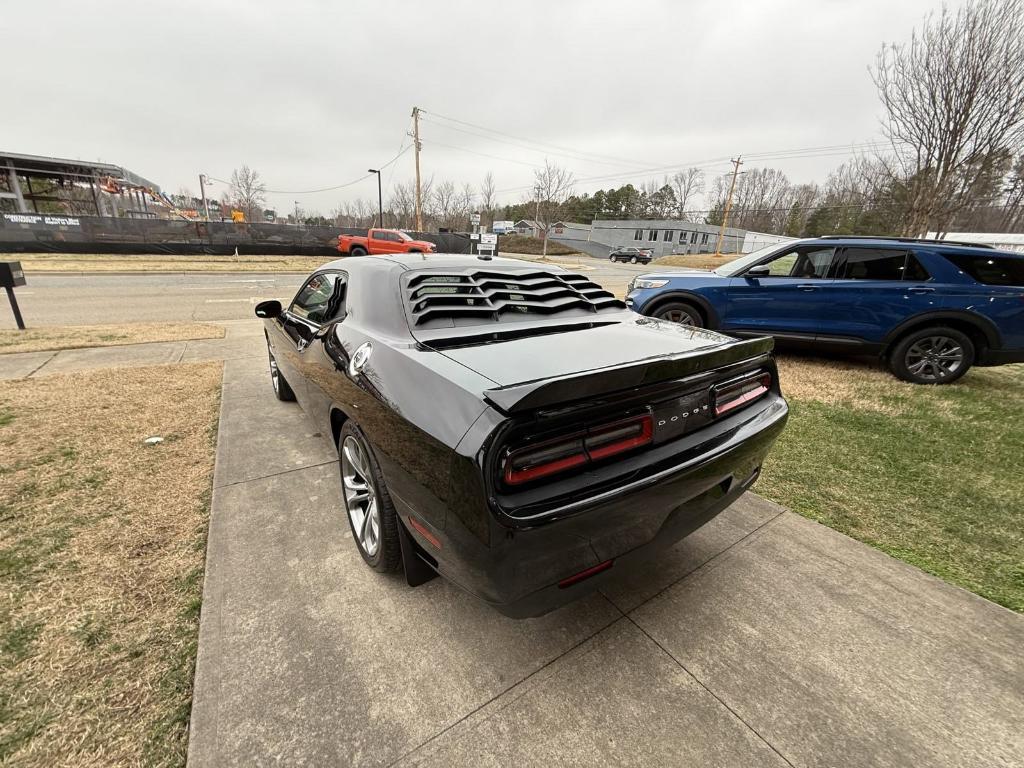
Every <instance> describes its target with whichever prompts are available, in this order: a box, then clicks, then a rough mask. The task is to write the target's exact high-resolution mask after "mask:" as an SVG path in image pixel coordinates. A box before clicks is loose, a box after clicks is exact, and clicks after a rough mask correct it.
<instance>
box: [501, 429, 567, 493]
mask: <svg viewBox="0 0 1024 768" xmlns="http://www.w3.org/2000/svg"><path fill="white" fill-rule="evenodd" d="M586 463H587V454H586V453H585V452H584V450H583V440H582V439H581V438H576V439H574V440H559V441H557V442H551V443H544V444H543V445H540V446H538V447H536V448H527V449H524V450H519V451H515V452H514V453H510V454H509V455H508V457H507V458H506V459H505V482H506V483H508V484H509V485H519V484H520V483H528V482H530V481H531V480H537V479H539V478H541V477H547V476H548V475H553V474H555V473H556V472H564V471H565V470H567V469H572V468H573V467H578V466H580V465H581V464H586Z"/></svg>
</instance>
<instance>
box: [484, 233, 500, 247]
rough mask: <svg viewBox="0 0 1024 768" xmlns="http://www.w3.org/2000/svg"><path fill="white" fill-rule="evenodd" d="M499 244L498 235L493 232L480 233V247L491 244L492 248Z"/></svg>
mask: <svg viewBox="0 0 1024 768" xmlns="http://www.w3.org/2000/svg"><path fill="white" fill-rule="evenodd" d="M497 244H498V236H497V235H496V234H494V233H493V232H484V233H482V234H481V235H480V247H481V248H483V247H486V246H491V247H492V248H493V247H494V246H496V245H497Z"/></svg>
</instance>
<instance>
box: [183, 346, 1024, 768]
mask: <svg viewBox="0 0 1024 768" xmlns="http://www.w3.org/2000/svg"><path fill="white" fill-rule="evenodd" d="M254 346H255V345H254ZM246 421H248V422H252V423H253V424H254V425H256V426H253V427H249V426H246V425H245V424H244V422H246ZM221 423H222V427H221V431H220V435H219V442H218V469H217V474H216V477H215V489H214V495H213V504H212V512H211V523H210V532H209V542H208V551H207V573H206V582H205V588H204V595H203V610H202V619H201V628H200V638H199V657H198V662H197V669H196V680H195V696H194V701H193V711H192V725H191V731H190V738H191V740H190V745H189V763H190V765H192V766H229V765H268V764H288V765H369V764H394V763H402V764H421V763H422V764H438V765H440V764H443V765H474V766H475V765H495V766H497V765H510V764H517V765H553V764H565V763H573V764H588V763H589V764H618V763H630V764H644V765H681V764H684V765H685V764H693V765H736V766H741V765H742V766H750V765H758V766H760V765H837V766H838V765H849V766H869V765H908V766H909V765H915V766H917V765H928V766H943V765H949V766H953V765H957V766H960V765H979V766H988V765H1019V764H1021V763H1022V762H1024V703H1022V702H1024V668H1022V665H1021V664H1020V657H1019V649H1020V648H1021V647H1024V619H1022V618H1021V617H1020V616H1018V615H1016V614H1013V613H1011V612H1009V611H1006V610H1005V609H1003V608H1000V607H998V606H996V605H994V604H992V603H988V602H986V601H984V600H982V599H981V598H978V597H976V596H974V595H972V594H969V593H967V592H964V591H962V590H959V589H957V588H954V587H950V586H948V585H946V584H944V583H942V582H940V581H938V580H937V579H934V578H932V577H930V576H927V575H926V574H924V573H922V572H920V571H918V570H916V569H914V568H912V567H910V566H907V565H904V564H902V563H900V562H898V561H895V560H893V559H891V558H889V557H887V556H885V555H883V554H881V553H879V552H877V551H875V550H872V549H870V548H868V547H865V546H864V545H861V544H859V543H857V542H854V541H852V540H851V539H848V538H846V537H844V536H842V535H840V534H837V533H835V532H833V531H831V530H829V529H827V528H824V527H822V526H819V525H817V524H815V523H812V522H809V521H807V520H804V519H802V518H799V517H797V516H794V515H792V514H791V513H789V512H786V511H784V510H782V509H781V508H779V507H777V506H775V505H772V504H770V503H768V502H765V501H763V500H761V499H759V498H758V497H756V496H754V495H752V494H748V495H747V496H746V497H744V498H743V499H741V500H740V502H738V503H737V504H735V505H734V506H733V507H732V508H730V509H729V510H726V512H724V513H723V514H722V515H720V516H719V517H718V518H716V519H715V520H713V521H712V522H711V523H709V524H708V525H707V526H705V527H704V528H702V529H701V530H699V531H697V532H696V533H695V534H694V535H692V536H690V537H689V538H687V539H686V540H684V541H683V542H681V543H680V544H678V545H677V546H675V547H673V548H672V549H671V550H669V551H667V552H666V553H664V555H663V556H661V557H659V558H658V560H657V561H656V562H652V563H651V564H650V565H649V566H648V567H647V568H646V569H642V570H640V571H636V572H633V573H626V574H621V575H620V577H619V580H618V581H616V582H613V583H612V584H611V585H610V586H608V587H607V588H605V589H604V590H603V593H597V594H594V595H591V596H590V597H588V598H586V599H584V600H582V601H580V602H577V603H575V604H572V605H570V606H567V607H566V608H564V609H562V610H560V611H557V612H555V613H552V614H549V615H547V616H545V617H542V618H540V619H533V620H526V621H513V620H511V619H507V618H504V617H502V616H500V615H499V614H497V613H495V612H494V611H492V610H491V609H490V608H488V607H486V606H484V605H482V604H481V603H479V602H478V601H476V600H475V599H473V598H471V597H470V596H468V595H466V594H464V593H462V592H460V591H459V590H458V589H456V588H454V587H453V586H451V585H450V584H448V583H447V582H445V581H444V580H441V579H435V580H434V581H431V582H429V583H427V584H425V585H423V586H421V587H418V588H416V589H411V588H409V587H408V586H406V585H405V583H404V580H403V579H402V578H401V577H400V576H398V575H393V576H380V575H378V574H376V573H374V572H373V571H371V570H369V569H368V568H367V567H366V566H365V565H364V563H363V561H362V559H361V558H360V556H359V554H358V552H357V551H356V548H355V546H354V545H353V542H352V541H351V534H350V532H349V528H348V525H347V523H346V520H345V515H344V511H343V509H342V506H341V502H340V498H341V496H340V485H339V482H338V473H337V466H336V462H335V460H334V454H333V448H332V446H331V445H330V443H329V442H328V440H327V438H325V437H324V436H322V435H319V434H318V433H317V432H316V430H315V428H314V427H313V426H312V425H311V424H310V423H309V422H308V421H307V420H306V419H305V417H304V416H303V415H302V413H301V411H300V410H299V409H298V407H297V406H295V405H294V404H288V403H280V402H278V401H276V400H275V399H274V398H273V394H272V392H271V389H270V384H269V381H268V374H267V371H266V361H265V359H264V357H263V353H262V349H260V350H259V354H254V355H253V356H251V357H247V358H239V359H234V360H228V361H227V362H226V363H225V374H224V397H223V399H222V414H221ZM261 424H262V425H264V428H263V429H262V430H260V429H259V425H261Z"/></svg>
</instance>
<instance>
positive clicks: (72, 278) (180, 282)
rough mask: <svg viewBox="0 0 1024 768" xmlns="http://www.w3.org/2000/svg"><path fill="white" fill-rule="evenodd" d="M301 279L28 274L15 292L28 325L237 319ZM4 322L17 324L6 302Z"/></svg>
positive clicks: (0, 314)
mask: <svg viewBox="0 0 1024 768" xmlns="http://www.w3.org/2000/svg"><path fill="white" fill-rule="evenodd" d="M302 279H303V278H302V275H282V274H244V273H234V274H200V273H196V274H180V273H178V274H157V273H146V274H115V275H108V274H93V275H32V274H30V275H28V285H26V286H24V287H23V288H18V289H17V297H18V304H19V305H20V306H21V314H22V315H23V316H24V318H25V324H26V325H28V326H29V327H32V326H44V325H99V324H107V323H150V322H188V321H203V320H239V319H243V318H249V317H252V316H253V314H252V308H253V305H254V304H256V302H258V301H262V300H263V299H266V298H286V297H291V296H292V295H294V293H295V291H296V290H298V287H299V285H300V284H301V282H302ZM0 303H4V302H3V301H2V294H0ZM0 327H2V328H14V327H15V325H14V319H13V317H12V316H11V312H10V309H9V308H7V307H2V308H0Z"/></svg>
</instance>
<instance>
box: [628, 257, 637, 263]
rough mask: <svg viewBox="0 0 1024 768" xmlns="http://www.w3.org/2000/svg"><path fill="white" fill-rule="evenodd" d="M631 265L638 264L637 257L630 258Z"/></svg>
mask: <svg viewBox="0 0 1024 768" xmlns="http://www.w3.org/2000/svg"><path fill="white" fill-rule="evenodd" d="M629 263H630V264H636V256H633V257H632V258H630V260H629Z"/></svg>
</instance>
